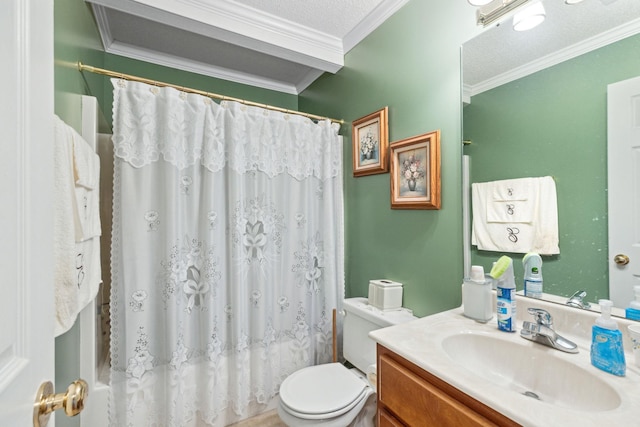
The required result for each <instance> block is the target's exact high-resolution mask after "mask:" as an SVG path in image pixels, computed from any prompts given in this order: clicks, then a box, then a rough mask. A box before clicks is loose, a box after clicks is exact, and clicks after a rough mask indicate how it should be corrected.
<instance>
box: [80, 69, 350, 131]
mask: <svg viewBox="0 0 640 427" xmlns="http://www.w3.org/2000/svg"><path fill="white" fill-rule="evenodd" d="M77 66H78V71H80V72H83V71H88V72H90V73H95V74H103V75H105V76H109V77H116V78H119V79H124V80H130V81H133V82H140V83H146V84H150V85H153V86H161V87H172V88H174V89H178V90H179V91H182V92H187V93H195V94H198V95H202V96H206V97H208V98H214V99H220V100H222V101H234V102H239V103H241V104H244V105H250V106H252V107H260V108H265V109H267V110H273V111H279V112H281V113H285V114H295V115H298V116H304V117H308V118H310V119H312V120H331V121H332V122H334V123H340V124H343V123H344V120H342V119H332V118H331V117H323V116H317V115H315V114H310V113H302V112H300V111H295V110H288V109H286V108H281V107H276V106H273V105H268V104H261V103H259V102H253V101H247V100H246V99H240V98H234V97H232V96H225V95H219V94H217V93H212V92H205V91H203V90H198V89H192V88H189V87H185V86H178V85H174V84H171V83H165V82H160V81H157V80H151V79H146V78H144V77H138V76H132V75H131V74H124V73H118V72H116V71H111V70H105V69H104V68H98V67H93V66H91V65H85V64H83V63H82V62H80V61H78V64H77Z"/></svg>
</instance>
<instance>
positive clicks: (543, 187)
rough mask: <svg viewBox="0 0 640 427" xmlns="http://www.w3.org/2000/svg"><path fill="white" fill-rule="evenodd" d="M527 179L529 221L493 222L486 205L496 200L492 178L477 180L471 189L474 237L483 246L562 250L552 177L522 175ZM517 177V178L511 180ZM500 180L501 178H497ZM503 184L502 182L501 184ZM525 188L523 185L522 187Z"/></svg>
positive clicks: (505, 249)
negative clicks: (482, 180) (489, 217)
mask: <svg viewBox="0 0 640 427" xmlns="http://www.w3.org/2000/svg"><path fill="white" fill-rule="evenodd" d="M523 179H526V180H527V181H528V184H527V188H528V191H529V195H528V196H517V197H526V199H525V200H526V201H530V202H531V207H532V212H531V216H532V218H531V221H530V222H517V221H499V222H495V221H494V222H490V221H488V218H487V206H488V204H490V203H493V202H494V200H492V199H493V198H494V196H495V194H496V193H495V192H494V191H493V189H494V188H496V186H494V185H493V184H494V183H493V182H488V183H474V184H472V185H471V189H472V212H473V227H472V239H471V240H472V241H471V243H472V244H474V245H476V246H477V247H478V249H480V250H486V251H497V252H513V253H527V252H537V253H539V254H545V255H551V254H558V253H560V248H559V246H558V243H559V237H558V205H557V196H556V187H555V182H554V181H553V178H551V177H548V176H547V177H541V178H523ZM509 181H518V180H509ZM497 182H499V181H497ZM498 187H499V188H500V186H498ZM521 188H524V187H521Z"/></svg>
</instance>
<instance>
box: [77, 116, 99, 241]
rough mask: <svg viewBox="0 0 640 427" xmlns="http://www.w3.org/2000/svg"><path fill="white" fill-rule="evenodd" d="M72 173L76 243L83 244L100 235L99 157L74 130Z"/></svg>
mask: <svg viewBox="0 0 640 427" xmlns="http://www.w3.org/2000/svg"><path fill="white" fill-rule="evenodd" d="M69 132H71V135H72V137H73V171H74V178H75V192H76V202H77V204H78V211H77V216H76V218H77V220H78V222H77V223H76V242H83V241H85V240H87V239H91V238H93V237H96V236H100V234H101V233H102V230H101V225H100V188H99V187H100V157H98V155H97V154H96V153H95V151H93V149H92V148H91V147H90V146H89V144H88V143H87V141H85V140H84V138H82V136H80V134H78V133H77V132H76V131H75V130H74V129H72V128H69Z"/></svg>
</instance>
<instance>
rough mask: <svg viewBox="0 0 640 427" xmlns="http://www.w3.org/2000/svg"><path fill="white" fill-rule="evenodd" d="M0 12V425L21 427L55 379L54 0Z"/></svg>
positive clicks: (7, 1)
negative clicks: (44, 385)
mask: <svg viewBox="0 0 640 427" xmlns="http://www.w3.org/2000/svg"><path fill="white" fill-rule="evenodd" d="M1 9H2V11H1V12H0V46H1V48H0V52H1V53H2V59H0V94H2V96H1V97H0V289H1V292H2V293H1V297H0V325H1V326H0V330H1V332H0V425H2V426H21V427H22V426H31V425H33V424H32V419H33V404H34V399H35V396H36V392H37V390H38V388H39V386H40V384H41V383H42V382H43V381H52V380H53V377H54V359H53V356H54V354H53V352H54V339H53V285H52V277H53V263H52V247H53V242H52V235H53V233H52V218H51V207H52V199H51V190H52V188H50V186H51V182H52V181H53V179H52V178H53V165H52V158H53V157H52V153H53V151H52V148H53V2H50V1H45V2H43V1H37V0H3V1H2V7H1ZM49 425H50V426H51V425H53V423H52V422H51V423H49Z"/></svg>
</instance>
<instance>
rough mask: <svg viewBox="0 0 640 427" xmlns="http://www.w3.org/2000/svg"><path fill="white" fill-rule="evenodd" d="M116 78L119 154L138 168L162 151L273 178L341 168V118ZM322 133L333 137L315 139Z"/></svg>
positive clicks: (178, 160) (172, 157) (184, 161)
mask: <svg viewBox="0 0 640 427" xmlns="http://www.w3.org/2000/svg"><path fill="white" fill-rule="evenodd" d="M111 81H112V84H113V87H114V105H116V104H117V105H119V109H118V110H117V111H116V110H115V109H114V111H113V114H114V123H118V124H119V126H120V128H119V129H118V132H116V133H117V137H115V138H114V150H115V155H116V156H117V157H120V158H121V159H123V160H124V161H126V162H127V163H129V164H131V165H132V166H134V167H136V168H140V167H143V166H146V165H148V164H150V163H152V162H156V161H158V160H160V159H161V158H162V159H163V160H165V161H167V162H169V163H171V164H173V165H174V166H175V167H177V168H178V169H179V170H182V169H185V168H187V167H189V166H193V165H194V164H196V163H197V162H200V163H201V164H202V166H204V167H205V168H207V169H208V170H209V171H211V172H217V171H220V170H221V169H222V168H223V167H224V166H225V164H228V165H229V167H230V168H231V169H233V170H234V171H236V172H238V173H241V174H242V173H246V172H248V171H260V172H264V173H266V174H267V175H268V176H269V177H271V178H273V177H274V176H276V175H279V174H282V173H288V174H289V175H291V176H292V177H294V178H296V179H298V180H300V179H304V178H307V177H310V176H314V177H316V178H318V179H320V180H323V181H324V180H326V179H327V178H332V177H336V176H337V175H338V171H339V168H340V167H341V164H342V163H341V159H340V156H339V153H340V151H341V150H340V149H339V148H340V144H341V137H340V136H339V135H338V130H339V125H338V124H335V123H331V122H330V121H328V120H326V121H323V122H319V123H314V122H313V121H312V120H310V119H308V118H305V117H302V116H298V115H289V114H282V113H279V112H273V111H268V110H264V109H262V108H257V107H251V106H247V105H243V104H240V103H237V102H231V101H222V102H221V103H220V104H217V103H216V102H213V101H212V100H211V99H209V98H206V97H204V96H201V95H195V94H187V93H185V92H180V91H178V90H176V89H173V88H158V87H155V86H149V85H146V84H143V83H137V82H129V81H126V80H120V79H112V80H111ZM169 106H171V107H169ZM116 116H117V117H116ZM231 121H232V122H233V126H229V123H230V122H231ZM318 138H322V139H323V140H325V141H327V142H326V143H325V144H317V143H313V141H314V140H318ZM336 148H338V149H336Z"/></svg>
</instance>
